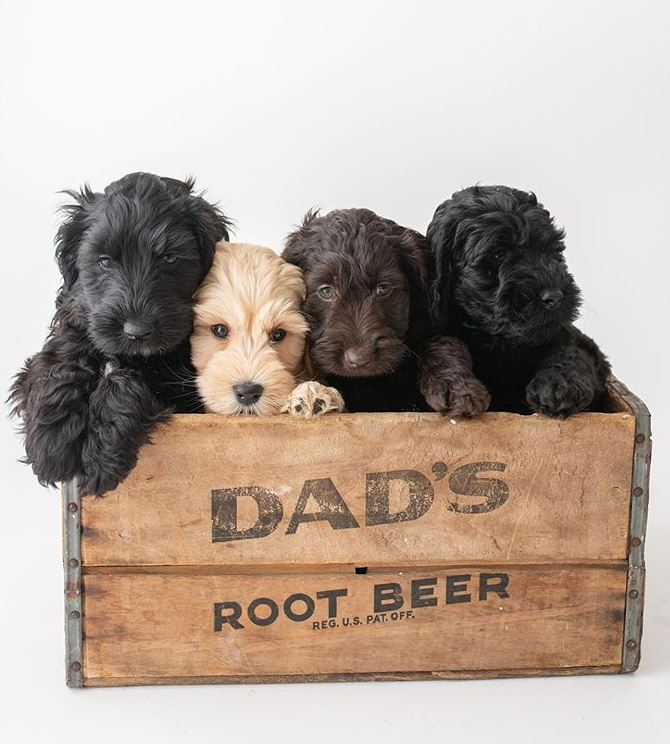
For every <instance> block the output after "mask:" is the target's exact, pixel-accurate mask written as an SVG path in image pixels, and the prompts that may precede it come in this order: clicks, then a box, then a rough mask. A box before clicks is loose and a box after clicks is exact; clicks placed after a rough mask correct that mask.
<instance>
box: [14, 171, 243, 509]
mask: <svg viewBox="0 0 670 744" xmlns="http://www.w3.org/2000/svg"><path fill="white" fill-rule="evenodd" d="M67 193H68V194H69V195H70V196H71V197H72V198H73V199H74V203H73V204H72V205H70V206H68V207H66V208H65V211H66V213H67V218H66V220H65V221H64V222H63V224H62V225H61V226H60V228H59V230H58V234H57V237H56V258H57V261H58V265H59V268H60V271H61V274H62V276H63V284H62V286H61V288H60V290H59V293H58V297H57V300H56V314H55V316H54V319H53V321H52V326H51V332H50V333H49V336H48V337H47V340H46V342H45V344H44V348H43V349H42V351H40V352H39V353H37V354H35V356H33V357H32V358H31V359H29V360H28V361H27V362H26V364H25V366H24V368H23V369H22V370H21V371H20V372H19V373H18V374H17V376H16V378H15V381H14V384H13V385H12V389H11V392H10V401H11V402H12V404H13V412H14V413H15V414H17V415H19V416H20V417H21V419H22V421H23V429H24V434H25V448H26V462H28V463H30V464H31V465H32V468H33V470H34V472H35V474H36V475H37V477H38V479H39V481H40V483H42V484H45V485H46V484H55V483H56V482H59V481H65V480H68V479H71V478H74V477H75V476H77V477H79V478H80V479H81V483H82V488H83V490H84V491H85V492H87V493H95V494H98V495H100V494H102V493H104V492H106V491H109V490H111V489H113V488H115V487H116V486H117V485H118V484H119V483H120V482H121V481H122V480H123V479H124V478H125V476H126V475H127V474H128V473H129V472H130V470H131V469H132V468H133V466H134V465H135V463H136V461H137V452H138V449H139V447H140V446H141V445H143V444H145V443H147V442H148V441H149V438H150V435H151V432H152V430H153V428H154V427H155V426H156V424H157V423H158V422H160V421H162V420H164V419H165V418H166V417H167V416H168V415H169V413H170V411H172V410H178V411H194V410H199V408H200V403H199V400H198V397H197V394H196V392H195V387H194V385H193V384H192V383H191V382H190V380H191V379H192V368H191V366H190V349H189V344H188V337H189V335H190V333H191V329H192V306H191V305H192V299H191V298H192V296H193V293H194V292H195V290H196V289H197V287H198V285H199V283H200V281H201V280H202V279H203V277H204V276H205V274H206V273H207V271H208V270H209V268H210V266H211V264H212V259H213V255H214V246H215V244H216V242H217V241H218V240H220V239H222V238H225V239H228V226H229V223H228V220H227V219H226V218H225V217H224V216H223V215H222V214H221V212H219V211H218V210H217V209H216V208H215V207H214V206H212V205H211V204H209V203H208V202H206V201H205V200H204V199H203V198H202V197H200V196H197V195H194V194H193V182H192V181H186V182H183V181H178V180H175V179H172V178H160V177H158V176H155V175H153V174H150V173H133V174H130V175H127V176H125V177H124V178H121V179H120V180H119V181H116V182H114V183H112V184H110V185H109V186H108V187H107V188H106V189H105V190H104V193H94V192H92V191H91V190H90V189H88V188H84V189H83V190H82V191H80V192H67ZM129 323H130V324H131V325H128V324H129ZM124 324H125V326H126V330H128V329H129V330H130V331H131V332H132V333H134V334H136V335H135V337H134V338H133V337H131V336H129V335H128V332H126V331H124ZM133 324H134V326H133ZM144 334H146V335H144Z"/></svg>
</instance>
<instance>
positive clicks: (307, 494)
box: [82, 413, 634, 566]
mask: <svg viewBox="0 0 670 744" xmlns="http://www.w3.org/2000/svg"><path fill="white" fill-rule="evenodd" d="M633 438H634V419H633V417H632V416H631V415H630V414H624V413H617V414H583V415H578V416H574V417H571V418H570V419H568V420H566V421H557V420H551V419H547V418H544V417H541V416H526V417H522V416H516V415H513V414H486V415H484V416H482V417H480V418H478V419H476V420H472V421H458V422H455V423H453V424H452V423H450V421H449V420H448V419H445V418H443V417H441V416H439V415H437V414H423V415H422V414H416V415H415V414H356V415H346V414H345V415H342V416H328V417H324V418H323V419H322V420H320V421H294V420H292V419H290V418H288V417H280V416H277V417H273V418H269V419H264V420H240V419H239V418H233V419H230V418H224V417H216V416H181V417H179V416H178V417H175V418H174V420H173V421H172V422H171V423H169V424H168V425H166V426H164V427H163V428H162V429H161V430H160V431H159V433H157V434H156V436H155V443H154V444H153V445H150V446H147V447H145V448H144V449H143V450H142V453H141V457H140V460H139V463H138V465H137V468H136V469H135V470H134V472H133V473H132V474H131V476H130V477H129V478H128V479H127V481H126V482H125V483H123V484H122V485H121V486H120V487H119V488H118V489H117V490H116V491H114V492H112V493H110V494H108V495H107V496H106V497H105V498H103V499H92V498H85V499H84V500H83V507H82V526H83V534H82V554H83V559H84V564H85V565H101V566H104V565H194V564H201V565H213V564H225V565H244V564H291V563H296V564H302V563H307V564H308V563H320V562H328V563H331V564H351V563H354V564H361V563H363V564H364V563H366V562H367V561H373V560H374V561H376V562H378V563H381V564H384V563H387V564H393V565H397V563H398V562H399V561H401V562H412V561H415V562H423V563H426V562H440V561H445V562H450V561H477V562H479V561H509V562H511V563H514V562H540V561H557V562H560V561H564V562H581V561H588V560H596V561H602V560H618V559H621V558H624V557H625V555H626V552H627V540H628V514H629V498H630V479H631V461H632V443H633ZM215 493H216V494H218V496H214V495H213V494H215ZM217 499H218V500H217ZM213 502H215V503H213ZM296 512H297V514H296ZM319 517H320V518H319ZM213 520H214V522H213ZM215 527H216V529H214V528H215ZM215 532H216V534H215ZM260 533H262V534H263V535H264V536H262V537H261V536H256V537H253V536H252V535H254V534H260ZM243 534H244V537H243V538H242V539H236V538H237V537H238V536H239V535H243ZM215 538H216V540H215Z"/></svg>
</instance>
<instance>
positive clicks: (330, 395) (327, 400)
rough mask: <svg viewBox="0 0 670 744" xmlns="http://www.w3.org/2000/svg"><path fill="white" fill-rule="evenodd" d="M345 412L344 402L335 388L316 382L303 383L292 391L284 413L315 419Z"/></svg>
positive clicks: (283, 409) (283, 410)
mask: <svg viewBox="0 0 670 744" xmlns="http://www.w3.org/2000/svg"><path fill="white" fill-rule="evenodd" d="M343 410H344V400H343V399H342V396H341V395H340V393H339V392H338V391H337V390H336V389H335V388H333V387H326V385H322V384H321V383H320V382H316V381H314V380H312V381H310V382H302V383H300V385H296V387H294V388H293V390H292V391H291V393H290V395H289V397H288V399H287V400H286V403H285V404H284V407H283V408H282V412H284V413H286V412H288V413H290V414H291V416H297V417H299V418H313V417H314V416H322V415H323V414H324V413H331V412H335V413H339V412H340V411H343Z"/></svg>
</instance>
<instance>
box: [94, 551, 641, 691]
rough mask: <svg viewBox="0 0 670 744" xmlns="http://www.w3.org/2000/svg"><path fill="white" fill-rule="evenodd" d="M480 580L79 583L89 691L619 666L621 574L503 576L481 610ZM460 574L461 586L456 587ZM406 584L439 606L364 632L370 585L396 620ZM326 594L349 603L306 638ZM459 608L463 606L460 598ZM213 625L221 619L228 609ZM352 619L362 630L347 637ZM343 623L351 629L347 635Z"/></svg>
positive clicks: (127, 579) (108, 579)
mask: <svg viewBox="0 0 670 744" xmlns="http://www.w3.org/2000/svg"><path fill="white" fill-rule="evenodd" d="M502 571H503V569H501V572H502ZM487 572H488V570H487ZM481 573H482V569H480V568H477V567H473V568H470V569H468V568H465V567H459V568H456V569H450V570H442V571H437V572H432V573H431V572H428V573H422V572H408V573H406V572H403V573H402V574H399V573H388V574H383V573H378V574H373V575H367V574H366V575H355V574H353V573H347V574H341V575H338V574H323V575H320V574H307V575H275V576H260V575H259V576H250V575H241V576H234V575H214V576H201V575H193V576H173V575H153V576H152V575H146V574H137V575H132V574H113V575H103V574H94V575H87V576H85V577H84V598H85V602H84V607H85V616H84V638H85V640H84V678H85V683H86V684H88V685H100V684H106V683H109V684H121V683H123V680H128V682H129V683H132V684H136V683H137V680H138V679H146V680H147V681H151V683H153V682H155V681H157V680H160V679H168V678H169V679H171V680H175V679H180V678H181V679H183V678H188V677H192V678H194V681H195V679H207V678H212V679H213V678H226V677H228V678H231V681H232V680H234V681H240V678H244V677H257V676H270V677H271V676H277V675H279V676H284V675H289V676H291V677H294V676H295V675H310V676H313V677H318V676H319V675H347V674H364V675H365V674H372V675H384V674H387V673H388V674H391V675H393V676H396V677H398V676H400V677H401V676H402V675H403V674H404V673H416V674H421V675H427V676H432V677H435V676H438V677H439V676H440V675H446V676H448V675H450V674H453V675H456V674H463V675H465V676H479V675H489V674H493V675H496V674H499V673H500V672H499V670H506V672H505V673H507V674H509V673H513V672H514V670H518V672H519V673H521V672H522V671H523V673H524V674H525V673H527V670H536V671H537V673H542V672H543V671H545V670H546V671H547V673H552V670H553V671H554V672H555V670H560V669H565V670H568V669H569V670H571V673H574V672H573V671H572V670H576V669H579V668H584V669H589V670H591V669H593V668H598V667H603V668H605V667H607V668H608V671H612V670H613V668H615V667H620V665H621V657H622V643H623V637H622V631H623V622H622V620H623V612H624V603H625V599H624V595H625V585H626V567H625V565H624V564H623V563H615V564H612V565H610V566H602V567H594V566H585V567H570V568H563V567H553V568H552V567H547V566H527V567H523V568H514V569H512V570H510V571H508V572H507V573H508V583H507V585H506V590H505V591H503V592H502V593H503V594H505V593H506V594H507V595H508V596H501V595H500V593H499V592H496V591H491V590H490V591H488V592H486V593H485V597H484V598H481V594H480V590H481V585H482V581H484V583H485V585H486V586H489V585H490V584H496V582H497V581H498V579H500V577H498V578H497V579H496V578H494V579H491V578H490V577H485V578H484V579H482V577H481ZM468 575H469V576H470V579H469V580H467V579H464V578H460V579H459V578H457V577H464V576H468ZM413 581H414V582H415V591H416V582H417V581H418V582H419V589H420V592H421V591H422V592H424V593H423V594H422V593H420V592H419V593H418V594H416V596H415V601H416V602H421V601H426V600H430V599H432V598H433V597H434V598H435V599H436V600H437V604H436V605H435V606H421V607H418V606H415V607H414V609H413V610H412V612H413V616H412V617H406V618H403V619H400V618H398V619H393V615H392V614H391V612H390V611H389V612H386V613H385V614H386V616H387V620H386V621H382V620H380V621H377V622H368V620H367V616H368V615H372V616H373V617H375V613H374V595H375V588H374V587H375V586H378V587H379V585H380V584H394V583H397V584H399V585H400V592H401V594H402V596H403V598H404V605H403V608H402V610H405V611H407V610H410V609H411V605H412V582H413ZM433 582H434V583H433ZM448 582H450V583H448ZM447 586H451V595H448V594H447ZM498 586H501V584H498ZM335 589H338V590H341V589H346V590H347V595H346V596H342V597H340V598H339V599H338V600H337V608H336V612H335V617H334V618H331V619H333V620H334V621H335V622H337V624H338V625H337V627H332V628H330V627H325V628H323V629H321V628H319V629H315V628H314V626H313V623H314V622H318V621H326V623H327V621H328V614H329V606H330V600H329V599H328V598H327V597H325V598H321V599H316V597H317V592H324V591H332V590H335ZM387 589H388V587H387ZM377 591H381V590H379V589H377ZM296 593H300V594H304V595H307V596H308V597H311V598H313V599H314V612H313V614H312V615H311V616H310V617H309V618H308V619H305V620H302V621H297V620H291V619H289V618H288V617H287V616H286V608H285V606H284V602H285V600H286V599H287V598H288V597H290V596H292V595H295V594H296ZM466 595H469V597H470V598H469V601H467V600H464V599H463V598H464V597H465V596H466ZM385 596H387V597H388V595H385ZM448 596H450V597H451V601H447V598H448ZM262 597H264V598H269V599H273V600H275V601H276V602H277V605H278V617H277V619H276V620H275V621H274V622H272V623H271V624H268V625H264V626H262V625H258V624H254V623H253V622H251V621H250V619H249V615H248V610H249V605H250V604H251V602H252V601H253V600H255V599H258V598H262ZM459 600H460V601H459ZM224 602H237V603H239V605H240V607H241V608H243V610H242V613H241V615H240V618H239V622H241V624H242V625H243V627H242V628H239V629H235V628H233V627H231V625H230V624H229V623H224V624H223V625H220V630H218V631H217V630H215V627H216V622H215V621H216V617H217V609H216V608H215V603H224ZM307 607H308V605H307V604H306V603H305V602H304V601H303V600H302V599H298V600H295V599H294V600H293V601H292V603H291V604H290V605H289V608H290V611H291V612H293V613H294V614H304V613H305V612H306V611H307ZM219 612H220V611H219ZM222 614H223V615H226V616H227V615H228V614H229V613H228V609H226V610H225V611H224V612H223V613H222ZM267 615H268V608H267V606H265V605H264V606H260V607H258V608H257V609H256V614H255V615H254V616H255V617H256V618H257V619H258V618H260V619H261V621H262V620H263V618H264V617H266V616H267ZM376 616H380V615H379V614H377V615H376ZM353 617H359V618H362V619H363V620H362V621H361V623H360V624H359V625H352V624H351V618H353ZM345 618H350V624H349V625H348V626H347V627H345V624H344V623H345V621H344V619H345ZM500 674H501V676H502V673H500Z"/></svg>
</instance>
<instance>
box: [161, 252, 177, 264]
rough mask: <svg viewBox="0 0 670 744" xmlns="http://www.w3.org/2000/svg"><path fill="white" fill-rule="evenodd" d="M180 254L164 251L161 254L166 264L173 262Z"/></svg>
mask: <svg viewBox="0 0 670 744" xmlns="http://www.w3.org/2000/svg"><path fill="white" fill-rule="evenodd" d="M177 258H178V256H177V254H176V253H164V254H163V255H162V256H161V261H163V263H166V264H173V263H174V262H175V261H176V260H177Z"/></svg>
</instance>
